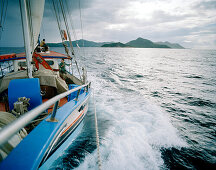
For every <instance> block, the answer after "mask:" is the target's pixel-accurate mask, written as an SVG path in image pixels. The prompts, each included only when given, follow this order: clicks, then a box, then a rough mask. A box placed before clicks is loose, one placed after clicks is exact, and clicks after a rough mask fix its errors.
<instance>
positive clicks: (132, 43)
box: [47, 37, 184, 49]
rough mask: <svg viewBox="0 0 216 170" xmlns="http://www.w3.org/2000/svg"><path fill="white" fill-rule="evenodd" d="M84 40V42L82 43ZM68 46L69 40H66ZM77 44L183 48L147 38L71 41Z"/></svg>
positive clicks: (85, 45) (60, 44) (49, 44)
mask: <svg viewBox="0 0 216 170" xmlns="http://www.w3.org/2000/svg"><path fill="white" fill-rule="evenodd" d="M83 42H84V43H83ZM66 43H67V44H68V46H69V42H68V41H67V42H66ZM77 44H78V46H79V47H83V44H84V47H120V48H122V47H134V48H175V49H184V47H182V46H181V45H179V44H177V43H170V42H168V41H165V42H152V41H150V40H148V39H143V38H140V37H139V38H137V39H136V40H132V41H129V42H127V43H125V44H124V43H121V42H94V41H88V40H82V39H80V40H77V41H72V45H73V46H74V47H76V46H77ZM47 45H48V46H49V47H63V45H62V43H47Z"/></svg>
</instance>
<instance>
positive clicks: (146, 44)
mask: <svg viewBox="0 0 216 170" xmlns="http://www.w3.org/2000/svg"><path fill="white" fill-rule="evenodd" d="M126 45H129V46H131V47H136V48H171V47H169V46H167V45H161V44H156V43H153V42H152V41H150V40H147V39H143V38H137V39H136V40H132V41H129V42H128V43H126Z"/></svg>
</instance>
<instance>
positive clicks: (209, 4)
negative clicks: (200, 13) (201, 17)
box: [194, 1, 216, 10]
mask: <svg viewBox="0 0 216 170" xmlns="http://www.w3.org/2000/svg"><path fill="white" fill-rule="evenodd" d="M194 8H196V9H201V10H215V9H216V1H204V2H200V3H198V4H196V5H194Z"/></svg>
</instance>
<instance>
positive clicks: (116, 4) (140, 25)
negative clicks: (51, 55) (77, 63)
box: [0, 0, 216, 49]
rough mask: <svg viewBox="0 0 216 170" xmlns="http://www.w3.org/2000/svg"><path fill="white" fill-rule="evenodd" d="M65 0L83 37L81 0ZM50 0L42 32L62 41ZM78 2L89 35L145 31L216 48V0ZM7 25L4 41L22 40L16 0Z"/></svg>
mask: <svg viewBox="0 0 216 170" xmlns="http://www.w3.org/2000/svg"><path fill="white" fill-rule="evenodd" d="M56 1H57V0H56ZM63 1H64V2H65V1H67V4H68V5H67V6H68V8H69V10H70V16H71V17H70V21H72V22H73V27H74V29H75V32H76V37H75V38H77V39H81V38H82V34H81V22H80V11H79V0H63ZM50 2H51V1H50V0H48V1H46V4H45V11H44V17H43V21H42V27H41V33H40V34H41V37H42V38H45V39H46V41H47V42H61V39H60V34H59V31H58V27H57V22H56V19H55V16H54V12H53V7H52V6H51V3H50ZM80 4H81V15H82V24H83V38H84V39H86V40H90V41H96V42H109V41H115V42H123V43H126V42H128V41H131V40H134V39H137V38H138V37H142V38H145V39H149V40H151V41H153V42H158V41H169V42H172V43H179V44H180V45H182V46H184V47H186V48H195V49H216V0H190V1H189V0H108V1H106V0H80ZM3 28H4V30H3V32H2V37H1V40H0V47H3V46H23V38H22V27H21V20H20V12H19V4H18V0H9V4H8V10H7V15H6V21H5V24H4V27H3ZM70 32H71V33H73V31H72V30H70ZM75 38H74V36H73V35H72V39H73V40H74V39H75Z"/></svg>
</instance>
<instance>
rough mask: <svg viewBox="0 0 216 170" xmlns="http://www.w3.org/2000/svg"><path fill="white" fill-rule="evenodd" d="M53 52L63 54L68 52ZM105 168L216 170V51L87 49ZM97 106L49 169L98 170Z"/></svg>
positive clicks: (89, 74) (91, 102)
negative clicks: (79, 132) (96, 115)
mask: <svg viewBox="0 0 216 170" xmlns="http://www.w3.org/2000/svg"><path fill="white" fill-rule="evenodd" d="M52 50H55V51H59V52H63V49H62V48H54V49H52ZM85 54H86V55H85V57H80V60H81V61H80V62H82V63H83V64H85V65H86V67H87V70H88V77H89V79H90V80H91V81H92V85H93V87H94V89H95V99H96V105H97V114H98V123H99V134H100V150H101V159H102V168H103V169H107V170H109V169H215V168H216V126H215V125H216V50H190V49H183V50H182V49H181V50H174V49H133V48H85ZM93 111H94V108H93V101H92V100H91V101H90V108H89V112H88V115H87V118H86V119H85V126H84V128H83V131H82V132H81V134H80V135H79V137H78V138H77V139H76V140H75V141H74V142H73V143H72V144H71V147H70V148H68V150H66V151H65V152H64V154H63V156H61V157H59V158H58V159H57V160H56V162H54V164H53V166H52V168H51V169H56V168H57V169H71V168H77V169H96V168H97V153H96V145H95V128H94V115H93V114H94V112H93Z"/></svg>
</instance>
